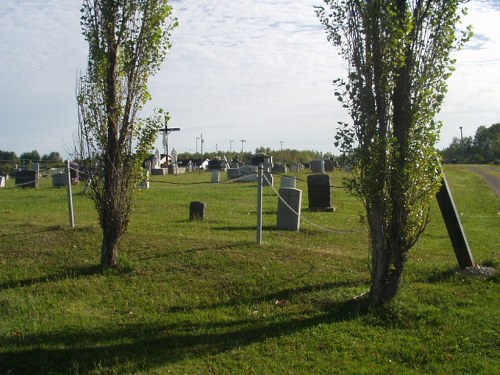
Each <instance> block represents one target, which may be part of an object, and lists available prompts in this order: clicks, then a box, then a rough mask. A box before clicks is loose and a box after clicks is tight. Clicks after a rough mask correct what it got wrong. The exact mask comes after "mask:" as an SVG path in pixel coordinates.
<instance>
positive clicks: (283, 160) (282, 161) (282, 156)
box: [280, 141, 285, 164]
mask: <svg viewBox="0 0 500 375" xmlns="http://www.w3.org/2000/svg"><path fill="white" fill-rule="evenodd" d="M284 142H285V141H280V143H281V163H282V164H285V154H284V153H283V143H284Z"/></svg>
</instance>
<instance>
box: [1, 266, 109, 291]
mask: <svg viewBox="0 0 500 375" xmlns="http://www.w3.org/2000/svg"><path fill="white" fill-rule="evenodd" d="M96 274H102V269H101V266H100V265H89V266H83V267H76V268H68V269H66V270H63V271H61V272H59V273H54V274H52V275H45V276H40V277H37V278H29V279H24V280H16V281H9V282H5V283H0V290H5V289H11V288H22V287H26V286H31V285H36V284H41V283H51V282H56V281H59V280H62V279H67V278H69V279H77V278H80V277H87V276H92V275H96Z"/></svg>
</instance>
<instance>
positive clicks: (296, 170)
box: [290, 164, 299, 173]
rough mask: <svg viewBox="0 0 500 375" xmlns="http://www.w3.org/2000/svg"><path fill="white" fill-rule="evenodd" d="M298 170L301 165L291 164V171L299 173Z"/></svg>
mask: <svg viewBox="0 0 500 375" xmlns="http://www.w3.org/2000/svg"><path fill="white" fill-rule="evenodd" d="M298 171H299V165H298V164H290V172H292V173H297V172H298Z"/></svg>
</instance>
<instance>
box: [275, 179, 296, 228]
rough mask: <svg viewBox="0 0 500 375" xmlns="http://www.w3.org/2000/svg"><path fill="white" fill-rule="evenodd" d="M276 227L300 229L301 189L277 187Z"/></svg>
mask: <svg viewBox="0 0 500 375" xmlns="http://www.w3.org/2000/svg"><path fill="white" fill-rule="evenodd" d="M279 195H280V197H281V199H278V221H277V227H278V229H282V230H292V231H298V230H299V229H300V212H301V206H302V190H299V189H293V188H281V189H279Z"/></svg>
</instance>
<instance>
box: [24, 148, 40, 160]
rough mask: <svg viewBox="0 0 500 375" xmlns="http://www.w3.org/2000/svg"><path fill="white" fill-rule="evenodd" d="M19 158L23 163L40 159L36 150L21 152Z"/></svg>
mask: <svg viewBox="0 0 500 375" xmlns="http://www.w3.org/2000/svg"><path fill="white" fill-rule="evenodd" d="M19 159H21V162H23V163H30V162H35V161H39V160H40V154H39V153H38V151H37V150H33V151H29V152H23V153H22V154H21V155H20V156H19Z"/></svg>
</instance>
